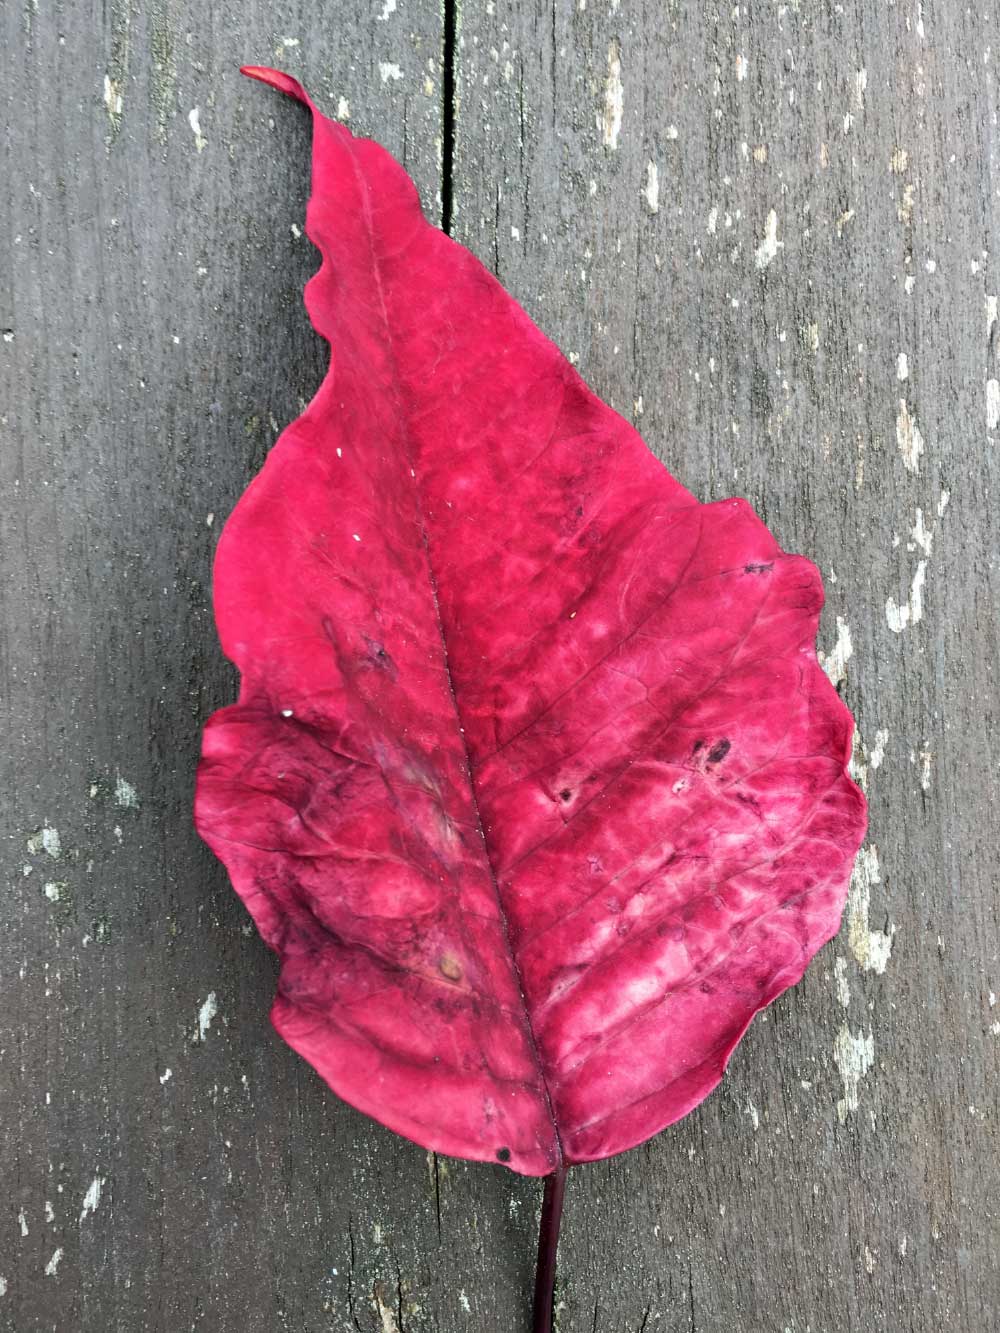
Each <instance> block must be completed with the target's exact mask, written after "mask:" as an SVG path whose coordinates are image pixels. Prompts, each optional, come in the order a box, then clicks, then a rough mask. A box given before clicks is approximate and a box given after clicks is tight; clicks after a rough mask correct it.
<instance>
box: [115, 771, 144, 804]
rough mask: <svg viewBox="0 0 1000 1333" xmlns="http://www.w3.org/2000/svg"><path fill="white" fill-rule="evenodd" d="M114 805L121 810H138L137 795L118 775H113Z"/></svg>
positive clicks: (128, 783)
mask: <svg viewBox="0 0 1000 1333" xmlns="http://www.w3.org/2000/svg"><path fill="white" fill-rule="evenodd" d="M115 805H119V806H121V808H122V809H123V810H138V809H139V793H138V792H137V791H136V789H135V787H133V785H132V783H131V782H129V781H128V780H127V779H126V778H123V777H122V775H121V774H120V773H117V774H116V775H115Z"/></svg>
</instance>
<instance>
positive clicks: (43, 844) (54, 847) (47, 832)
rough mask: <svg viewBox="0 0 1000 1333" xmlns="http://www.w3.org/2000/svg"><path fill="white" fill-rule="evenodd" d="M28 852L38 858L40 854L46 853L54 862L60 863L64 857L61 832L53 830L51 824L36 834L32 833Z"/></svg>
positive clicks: (44, 826)
mask: <svg viewBox="0 0 1000 1333" xmlns="http://www.w3.org/2000/svg"><path fill="white" fill-rule="evenodd" d="M28 851H29V852H30V853H31V854H32V856H37V855H38V854H39V852H46V853H47V854H48V855H49V856H51V857H52V859H53V861H58V860H59V858H60V856H62V841H61V839H60V837H59V830H58V829H57V828H53V827H52V826H51V825H50V824H45V825H43V826H42V827H41V828H40V829H39V830H38V831H37V832H36V833H32V835H31V837H30V838H29V839H28Z"/></svg>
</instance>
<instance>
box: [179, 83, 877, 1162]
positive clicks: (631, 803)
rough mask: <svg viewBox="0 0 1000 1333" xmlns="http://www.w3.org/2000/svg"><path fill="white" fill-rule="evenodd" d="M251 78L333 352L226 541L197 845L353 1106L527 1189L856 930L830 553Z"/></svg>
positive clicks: (684, 1087)
mask: <svg viewBox="0 0 1000 1333" xmlns="http://www.w3.org/2000/svg"><path fill="white" fill-rule="evenodd" d="M246 72H247V73H249V74H252V75H253V76H254V77H256V78H259V79H262V80H263V81H264V82H266V83H270V84H272V85H273V86H274V87H276V88H279V89H281V90H283V91H284V92H287V93H290V94H292V95H293V96H295V97H297V98H299V99H300V100H301V101H303V102H305V103H306V104H307V105H308V106H310V107H311V108H312V112H313V119H314V134H315V139H314V148H313V153H314V162H313V194H312V198H311V200H310V202H309V210H308V233H309V236H310V237H311V238H312V240H313V241H314V242H315V244H316V245H317V247H318V248H319V250H320V252H321V254H322V257H323V262H322V266H321V268H320V270H319V272H318V273H317V274H316V275H315V276H314V277H313V278H312V280H311V281H310V282H309V284H308V286H307V288H306V304H307V307H308V310H309V314H310V317H311V319H312V322H313V324H314V325H315V327H316V328H317V330H318V331H319V332H320V333H321V334H323V336H324V337H325V338H327V339H328V341H329V342H330V344H331V348H332V356H331V364H330V370H329V373H328V374H327V377H326V379H325V380H324V383H323V385H322V388H321V389H320V390H319V392H318V394H317V395H316V397H315V399H314V400H313V402H312V403H311V404H310V405H309V407H308V408H307V410H306V411H305V413H304V414H303V415H302V416H301V417H300V418H299V419H298V421H296V422H294V423H293V424H292V425H291V426H289V427H288V429H287V430H286V431H285V432H284V433H283V435H282V436H281V439H280V440H279V441H278V443H277V444H276V445H275V447H274V449H273V450H272V451H271V454H270V456H269V458H268V460H267V463H266V464H265V466H264V468H263V470H262V472H261V473H260V475H259V476H258V477H257V478H256V479H255V480H254V481H253V482H252V484H251V485H250V487H249V489H248V490H247V492H246V494H245V495H244V497H243V499H242V500H241V501H240V503H239V505H238V506H237V508H236V510H235V512H234V513H233V515H232V517H231V518H230V520H229V522H228V524H227V525H226V529H225V532H224V533H223V536H222V539H221V542H220V545H219V551H218V556H217V561H216V568H215V607H216V616H217V619H218V625H219V632H220V635H221V639H222V644H223V647H224V650H225V652H226V654H227V656H228V657H230V658H231V660H232V661H233V662H234V663H235V664H236V666H237V667H238V668H239V670H240V672H241V673H242V687H241V691H240V698H239V702H238V703H237V704H235V705H234V706H232V707H230V708H224V709H222V710H221V711H220V712H218V713H216V714H215V716H214V717H213V718H212V719H211V720H210V721H209V723H208V725H207V727H206V729H205V737H204V758H203V761H202V765H201V768H200V771H199V778H198V791H197V801H196V818H197V824H198V828H199V830H200V831H201V834H202V836H203V837H204V838H205V839H206V841H207V842H208V843H209V844H210V845H211V846H212V847H213V848H214V849H215V850H216V852H217V853H218V855H219V856H220V857H221V858H222V860H223V861H224V862H225V864H226V866H227V867H228V869H229V872H230V875H231V877H232V880H233V884H234V885H235V887H236V889H237V891H238V892H239V893H240V895H241V896H242V898H243V900H244V901H245V903H246V905H247V906H248V908H249V909H250V911H251V912H252V914H253V916H254V919H255V920H256V922H257V925H258V927H259V928H260V931H261V934H262V935H263V937H264V939H265V940H267V942H268V943H269V944H270V945H271V946H272V947H273V948H275V949H276V950H277V951H278V953H279V954H280V956H281V978H280V983H279V988H278V996H277V999H276V1001H275V1005H274V1010H273V1020H274V1024H275V1027H276V1028H277V1029H278V1031H279V1032H280V1033H281V1034H282V1036H283V1037H284V1038H285V1039H286V1041H288V1042H289V1043H290V1044H291V1045H292V1046H293V1047H295V1049H296V1050H297V1051H299V1052H300V1053H301V1054H302V1055H304V1056H305V1058H306V1059H307V1060H309V1061H310V1063H311V1064H312V1065H313V1066H314V1067H315V1068H316V1069H317V1070H318V1071H319V1073H320V1074H321V1075H322V1076H323V1078H324V1079H326V1081H327V1082H328V1083H329V1084H330V1086H331V1087H332V1088H333V1089H334V1090H335V1091H336V1092H337V1093H339V1094H340V1096H342V1097H343V1098H345V1099H346V1100H347V1101H349V1102H351V1103H352V1104H353V1105H354V1106H356V1107H359V1108H360V1109H361V1110H363V1111H366V1112H367V1113H368V1114H370V1115H372V1116H375V1117H376V1118H377V1119H379V1120H381V1121H383V1122H384V1123H385V1124H387V1125H389V1126H390V1127H391V1128H393V1129H395V1130H397V1131H398V1132H399V1133H401V1134H405V1135H406V1136H407V1137H409V1138H411V1139H415V1140H416V1141H417V1142H418V1143H421V1144H423V1145H424V1146H425V1147H427V1148H433V1149H435V1150H438V1151H441V1152H445V1153H451V1154H454V1155H456V1156H460V1157H470V1158H481V1159H492V1160H497V1159H498V1160H500V1161H503V1162H506V1163H507V1164H508V1165H509V1166H511V1167H512V1168H514V1169H515V1170H517V1171H521V1172H523V1173H525V1174H528V1175H544V1174H547V1173H549V1172H551V1171H552V1170H553V1169H554V1167H556V1166H557V1165H559V1164H562V1163H573V1162H582V1161H587V1160H592V1159H595V1158H600V1157H606V1156H608V1155H610V1154H612V1153H616V1152H620V1151H622V1150H623V1149H625V1148H629V1147H632V1146H633V1145H635V1144H637V1143H641V1142H642V1141H643V1140H645V1139H647V1138H649V1137H650V1135H652V1134H655V1133H656V1132H657V1131H658V1130H660V1129H662V1128H663V1127H664V1126H665V1125H668V1124H670V1123H671V1122H672V1121H674V1120H676V1119H678V1118H679V1117H680V1116H682V1115H684V1114H685V1113H686V1112H688V1111H689V1110H691V1108H692V1107H693V1106H695V1105H696V1104H697V1103H698V1102H700V1101H701V1100H702V1098H704V1097H705V1096H706V1095H707V1094H708V1093H709V1092H710V1091H711V1089H712V1088H713V1087H714V1086H715V1085H716V1083H717V1082H718V1080H719V1078H720V1077H721V1075H722V1071H723V1069H724V1067H725V1064H726V1061H727V1060H728V1058H729V1055H730V1053H731V1051H732V1049H733V1047H734V1046H735V1045H736V1043H737V1041H738V1040H739V1038H740V1036H741V1034H742V1033H743V1031H744V1029H745V1028H746V1026H747V1024H748V1023H749V1022H750V1020H751V1018H752V1017H753V1015H754V1014H755V1013H756V1012H757V1011H758V1010H759V1009H760V1008H761V1007H762V1006H764V1005H766V1004H768V1003H769V1002H770V1001H771V1000H773V999H774V998H775V996H776V995H778V994H779V993H780V992H781V991H783V990H784V989H785V988H786V987H788V986H790V985H792V984H793V983H794V982H796V981H798V979H799V978H800V977H801V975H802V973H803V970H804V969H805V966H806V964H807V962H808V960H809V958H810V957H811V956H812V954H813V953H814V952H815V951H816V950H817V949H818V948H819V947H820V946H821V945H822V944H823V943H824V942H825V941H826V940H827V939H829V938H830V936H831V935H832V934H833V933H834V932H835V931H836V929H837V926H838V923H839V918H840V914H841V910H842V908H843V903H844V898H845V894H846V887H847V880H848V876H849V873H850V868H851V864H852V861H853V858H854V854H855V852H856V850H857V847H858V844H859V842H860V840H861V838H862V835H863V832H864V824H865V808H864V800H863V797H862V795H861V793H860V791H859V790H858V789H857V787H856V786H855V785H854V784H853V782H851V780H850V778H849V777H848V775H847V772H846V767H845V766H846V763H847V759H848V755H849V750H850V740H851V729H852V723H851V718H850V715H849V713H848V711H847V709H846V708H845V707H844V705H843V704H842V703H841V702H840V700H839V698H838V696H837V694H836V693H835V691H834V690H833V688H832V686H831V685H830V684H829V682H828V681H827V680H826V678H825V676H824V675H823V673H822V671H821V670H820V668H819V665H818V663H817V660H816V655H815V648H814V645H815V636H816V625H817V618H818V615H819V610H820V606H821V604H822V599H823V594H822V587H821V583H820V579H819V575H818V572H817V571H816V569H815V567H814V566H813V565H812V564H810V563H809V562H808V561H807V560H804V559H802V558H801V557H798V556H792V555H786V554H785V553H784V552H783V551H782V550H781V549H780V547H779V546H778V544H777V543H776V541H775V540H774V538H773V537H772V536H771V535H770V533H769V532H768V531H767V529H766V528H765V527H764V525H763V524H762V523H761V522H760V520H759V519H758V518H757V517H756V516H755V515H754V513H753V511H752V510H751V509H750V507H749V506H748V505H747V503H746V502H745V501H743V500H726V501H723V502H721V503H718V504H709V505H703V504H699V503H698V502H697V501H696V500H695V499H694V498H693V497H692V496H691V495H690V494H689V493H688V492H687V491H686V490H685V489H684V488H683V486H681V485H680V484H679V483H678V482H677V481H675V480H674V478H673V477H671V476H670V474H669V473H668V472H667V471H666V470H665V469H664V468H663V467H662V465H661V464H660V463H659V462H657V461H656V459H655V458H654V457H653V456H652V455H651V454H650V453H649V452H648V450H647V449H646V447H645V445H644V444H643V442H642V440H641V439H640V438H639V436H638V435H637V434H636V432H635V431H634V430H633V429H632V428H631V427H630V426H629V425H628V424H627V423H626V422H625V421H623V420H622V419H621V418H620V417H619V416H617V415H616V414H615V413H614V412H612V411H611V409H610V408H608V407H606V406H605V405H604V404H603V403H601V402H600V401H599V400H598V399H597V398H595V397H594V395H593V394H592V393H591V392H590V391H589V390H588V389H587V387H586V385H584V384H583V382H582V381H581V380H580V378H579V377H578V376H577V374H576V373H575V371H574V370H573V368H572V367H571V366H570V365H569V363H568V362H567V361H566V360H565V358H564V357H563V356H562V355H561V353H560V352H559V351H558V350H557V348H556V347H555V346H554V345H553V344H552V343H551V342H549V341H548V340H547V339H546V338H545V337H544V336H543V335H542V334H541V333H540V332H539V330H538V329H537V328H536V327H535V326H534V325H533V324H532V323H531V321H530V320H529V319H528V317H527V315H526V314H525V313H524V311H523V310H522V309H521V308H520V306H518V305H517V303H516V302H515V301H514V300H512V299H511V297H510V296H508V294H507V293H506V292H505V291H504V290H503V288H502V287H501V286H500V284H499V283H498V282H497V281H496V280H495V279H494V278H493V277H492V276H491V275H490V274H489V273H488V272H487V271H486V270H485V269H484V268H483V267H482V266H481V265H480V264H479V263H478V262H477V261H476V260H475V259H474V258H473V257H472V255H471V254H469V253H468V252H467V251H466V250H464V249H462V247H461V246H459V245H457V244H455V243H454V242H453V241H451V240H449V239H448V238H447V237H446V236H444V235H443V234H442V233H441V232H440V231H438V230H436V229H435V228H434V227H432V226H430V225H428V223H427V222H426V221H425V220H424V218H423V216H422V213H421V210H420V205H419V202H418V199H417V194H416V190H415V188H414V186H413V183H412V181H411V180H410V179H409V177H408V176H407V175H406V173H405V172H404V171H403V169H402V168H401V167H400V166H399V164H398V163H397V162H395V161H394V160H393V158H392V157H390V156H389V154H388V153H387V152H385V151H384V150H383V149H382V148H380V147H379V146H378V145H377V144H375V143H372V142H371V141H368V140H364V139H356V138H354V137H353V136H352V135H351V134H350V133H349V132H348V131H347V130H346V129H345V128H344V127H343V126H342V125H338V124H336V123H334V122H332V121H330V120H327V119H326V118H325V117H323V116H322V115H320V114H319V112H318V111H317V110H316V108H315V107H314V106H313V104H312V102H311V101H310V100H309V98H308V97H307V96H306V94H305V93H304V92H303V90H302V89H301V87H300V86H299V85H298V84H297V83H296V82H295V81H294V80H292V79H290V78H289V77H288V76H287V75H284V74H279V73H276V72H274V71H271V70H261V69H250V70H247V71H246Z"/></svg>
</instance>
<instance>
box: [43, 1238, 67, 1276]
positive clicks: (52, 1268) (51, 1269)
mask: <svg viewBox="0 0 1000 1333" xmlns="http://www.w3.org/2000/svg"><path fill="white" fill-rule="evenodd" d="M62 1257H63V1251H62V1246H60V1247H59V1248H58V1249H57V1250H56V1251H55V1253H54V1254H53V1256H52V1258H51V1259H50V1260H49V1262H48V1263H47V1264H46V1265H45V1276H46V1277H55V1275H56V1273H57V1272H58V1270H59V1262H60V1260H61V1259H62Z"/></svg>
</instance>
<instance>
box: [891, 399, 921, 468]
mask: <svg viewBox="0 0 1000 1333" xmlns="http://www.w3.org/2000/svg"><path fill="white" fill-rule="evenodd" d="M896 443H897V445H898V446H899V452H900V455H901V457H902V459H903V466H904V467H905V468H906V470H907V471H908V472H919V471H920V458H921V455H922V454H923V452H924V437H923V436H922V435H921V434H920V430H919V427H918V426H917V423H916V421H915V420H914V419H913V417H912V415H911V414H910V409H909V406H908V405H907V402H906V399H905V398H900V400H899V412H898V413H897V415H896Z"/></svg>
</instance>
